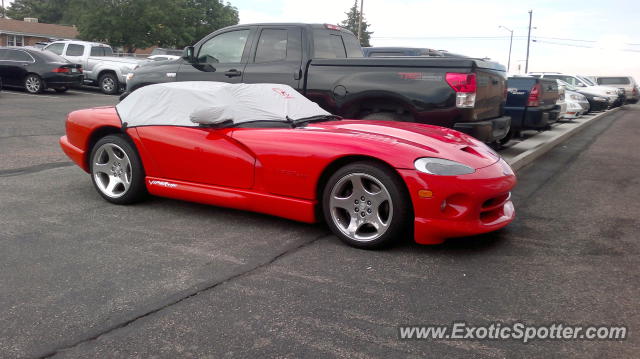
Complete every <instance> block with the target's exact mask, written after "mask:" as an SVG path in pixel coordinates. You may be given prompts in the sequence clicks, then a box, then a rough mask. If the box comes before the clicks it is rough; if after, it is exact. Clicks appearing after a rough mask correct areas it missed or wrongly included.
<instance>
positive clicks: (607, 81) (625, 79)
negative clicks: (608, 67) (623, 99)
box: [591, 76, 640, 103]
mask: <svg viewBox="0 0 640 359" xmlns="http://www.w3.org/2000/svg"><path fill="white" fill-rule="evenodd" d="M591 77H593V81H594V82H595V83H597V84H598V85H602V86H612V87H618V88H621V89H623V90H624V91H625V94H626V95H627V102H628V103H637V102H638V100H640V93H639V92H638V83H636V80H635V79H634V78H633V77H631V76H591Z"/></svg>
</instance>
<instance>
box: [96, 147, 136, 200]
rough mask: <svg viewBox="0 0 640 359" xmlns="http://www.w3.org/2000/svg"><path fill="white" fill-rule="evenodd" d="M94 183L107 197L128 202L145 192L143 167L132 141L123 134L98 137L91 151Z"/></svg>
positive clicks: (107, 198) (103, 195)
mask: <svg viewBox="0 0 640 359" xmlns="http://www.w3.org/2000/svg"><path fill="white" fill-rule="evenodd" d="M90 159H91V162H90V171H91V179H92V181H93V185H94V186H95V188H96V189H97V190H98V193H100V195H101V196H102V197H103V198H104V199H106V200H107V201H109V202H111V203H115V204H129V203H134V202H137V201H139V200H140V199H142V198H143V197H144V195H145V194H146V193H147V192H146V188H145V184H144V177H145V175H144V169H143V167H142V162H141V161H140V158H139V157H138V154H137V152H136V150H135V149H134V147H133V145H132V144H131V143H130V142H129V141H128V140H127V139H125V138H124V137H123V136H122V135H108V136H106V137H103V138H102V139H100V140H99V141H98V142H97V143H96V144H95V146H94V147H93V150H92V151H91V157H90Z"/></svg>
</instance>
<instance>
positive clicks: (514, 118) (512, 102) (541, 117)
mask: <svg viewBox="0 0 640 359" xmlns="http://www.w3.org/2000/svg"><path fill="white" fill-rule="evenodd" d="M507 85H508V86H509V87H508V89H507V91H508V95H507V104H506V107H505V111H506V113H507V114H508V115H509V116H511V129H510V131H509V134H508V135H507V137H505V138H504V140H503V141H507V140H508V139H509V138H511V137H512V136H518V135H519V134H520V131H522V130H538V131H542V130H545V129H547V128H549V126H550V125H551V124H552V123H554V122H556V121H558V117H559V115H560V106H558V105H557V104H556V103H557V102H558V99H559V98H560V92H559V90H558V83H557V82H556V80H551V79H544V78H542V79H541V78H537V77H532V76H513V77H509V80H508V83H507Z"/></svg>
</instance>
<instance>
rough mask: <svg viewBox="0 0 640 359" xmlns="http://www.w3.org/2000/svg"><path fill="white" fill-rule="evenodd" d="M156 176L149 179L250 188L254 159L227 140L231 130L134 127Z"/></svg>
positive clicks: (229, 139)
mask: <svg viewBox="0 0 640 359" xmlns="http://www.w3.org/2000/svg"><path fill="white" fill-rule="evenodd" d="M136 130H137V131H138V134H139V136H140V138H141V139H142V143H143V145H144V148H145V151H147V152H148V153H149V154H150V155H151V157H152V160H153V163H154V165H155V167H156V168H157V169H158V171H159V173H158V174H157V175H156V174H150V175H152V176H157V177H162V178H165V179H173V180H180V181H186V182H191V183H199V184H205V185H216V186H224V187H231V188H251V186H252V185H253V177H254V175H253V173H254V164H255V158H254V156H253V155H252V154H251V153H250V152H249V151H248V150H247V149H245V147H244V146H242V145H240V143H239V142H237V141H236V140H234V139H232V138H231V137H230V132H231V131H233V129H212V128H199V127H179V126H143V127H138V128H136Z"/></svg>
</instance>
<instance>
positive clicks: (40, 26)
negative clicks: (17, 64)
mask: <svg viewBox="0 0 640 359" xmlns="http://www.w3.org/2000/svg"><path fill="white" fill-rule="evenodd" d="M3 32H10V33H19V34H24V35H36V36H38V35H40V36H43V37H57V38H65V39H75V38H77V37H78V30H77V29H76V28H75V27H73V26H64V25H55V24H44V23H39V22H25V21H20V20H13V19H2V18H0V33H3Z"/></svg>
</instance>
